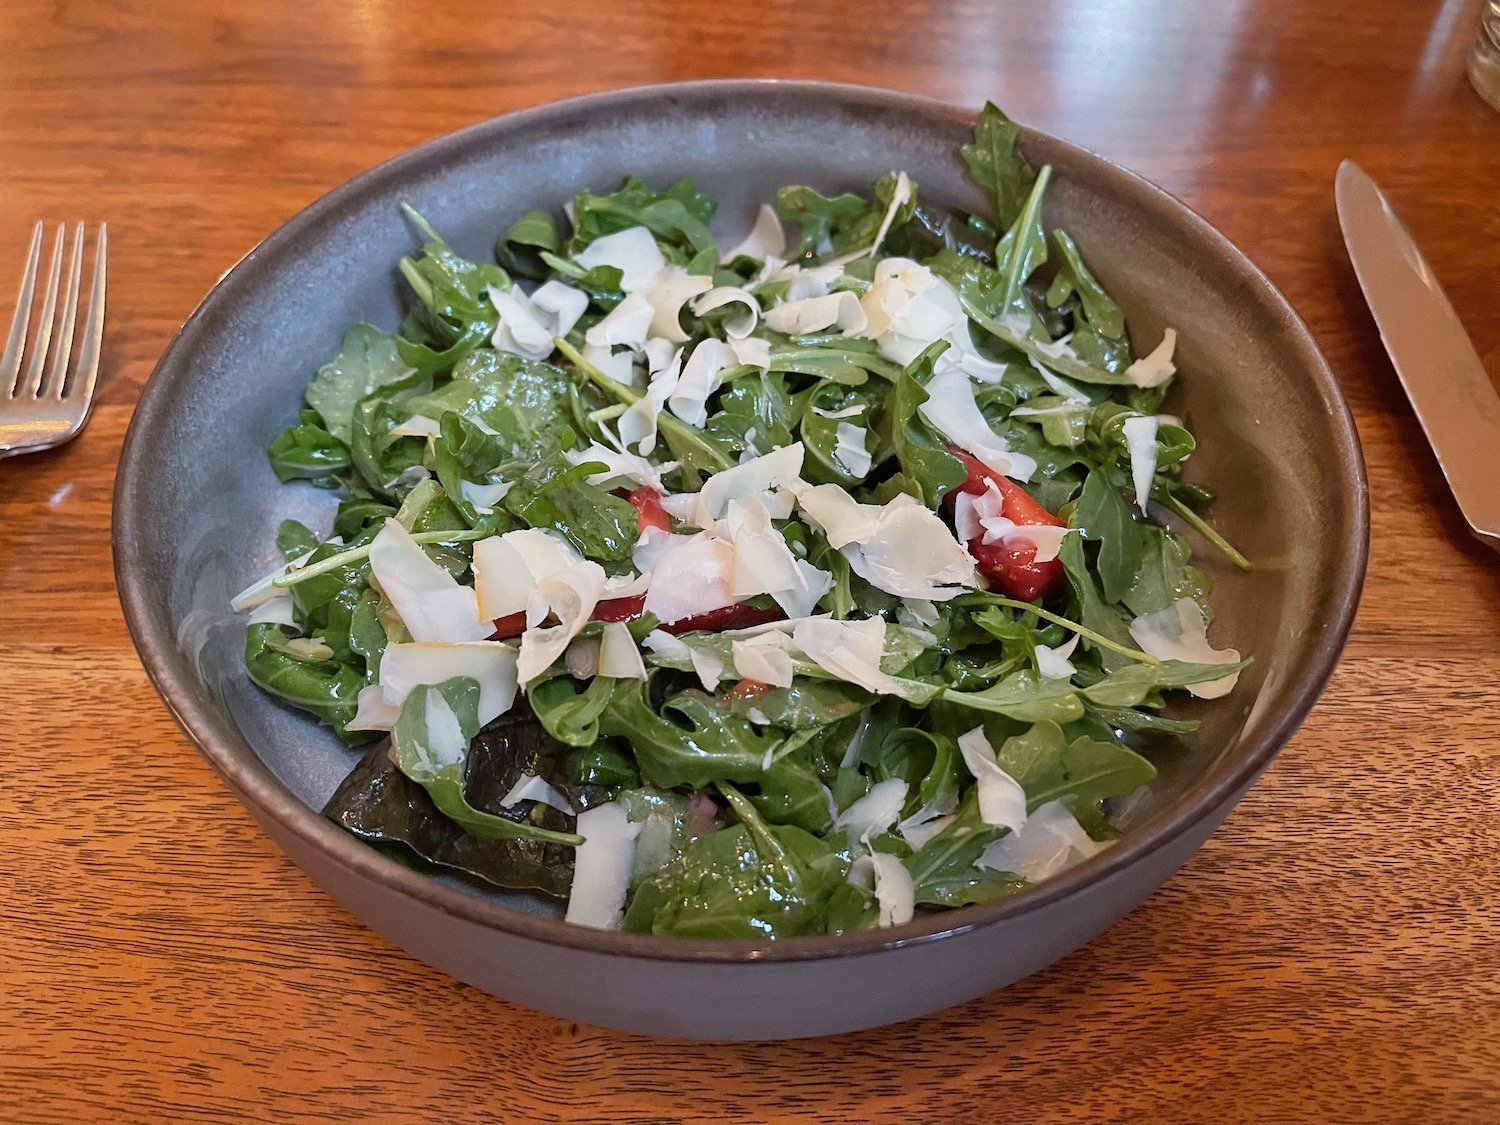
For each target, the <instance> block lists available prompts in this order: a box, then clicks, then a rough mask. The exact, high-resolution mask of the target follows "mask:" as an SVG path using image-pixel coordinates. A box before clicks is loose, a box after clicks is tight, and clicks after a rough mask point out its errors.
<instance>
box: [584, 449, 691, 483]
mask: <svg viewBox="0 0 1500 1125" xmlns="http://www.w3.org/2000/svg"><path fill="white" fill-rule="evenodd" d="M563 456H564V457H566V458H567V459H568V461H569V462H570V463H572V464H574V465H583V464H586V463H588V462H590V461H598V462H600V463H601V464H604V465H607V466H608V468H607V469H606V470H605V471H604V472H602V473H593V474H591V475H590V476H589V477H587V478H586V479H587V480H588V482H589V484H594V485H602V484H605V483H607V482H609V481H614V480H629V481H634V482H635V483H636V484H644V485H649V486H650V487H652V488H654V489H656V490H657V491H658V492H660V491H661V488H662V485H661V475H662V473H669V472H671V471H672V470H673V469H675V468H677V464H678V463H677V462H676V461H668V462H667V463H666V464H664V465H653V464H652V463H651V462H650V461H648V460H646V458H644V457H637V456H636V455H635V454H634V453H621V452H619V451H618V450H614V449H610V448H609V447H608V446H607V445H600V444H599V443H598V442H597V441H595V442H591V443H589V447H588V448H587V449H569V450H565V451H564V452H563Z"/></svg>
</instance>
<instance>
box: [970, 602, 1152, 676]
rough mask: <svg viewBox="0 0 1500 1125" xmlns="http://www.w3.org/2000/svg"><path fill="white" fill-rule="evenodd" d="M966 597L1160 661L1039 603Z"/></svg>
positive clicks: (1142, 659)
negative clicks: (1021, 612) (1029, 615)
mask: <svg viewBox="0 0 1500 1125" xmlns="http://www.w3.org/2000/svg"><path fill="white" fill-rule="evenodd" d="M966 597H978V598H983V599H984V600H985V601H987V602H991V603H993V604H995V605H1003V606H1007V607H1009V608H1010V609H1019V610H1024V611H1025V612H1027V613H1034V614H1036V615H1037V616H1038V617H1040V618H1041V619H1042V620H1043V621H1050V622H1052V624H1054V625H1061V626H1062V627H1063V628H1064V629H1071V630H1072V631H1073V632H1075V633H1077V634H1078V635H1079V636H1080V637H1083V638H1085V639H1086V640H1090V641H1093V642H1094V644H1096V645H1098V646H1099V647H1100V648H1107V649H1109V651H1110V652H1117V653H1119V654H1120V655H1121V656H1128V657H1130V659H1132V660H1138V661H1140V662H1141V663H1142V664H1160V663H1161V661H1160V660H1158V659H1157V658H1156V657H1154V656H1152V655H1151V654H1150V653H1146V652H1141V651H1140V650H1139V649H1134V648H1130V647H1128V646H1127V645H1122V644H1120V643H1118V642H1117V641H1112V640H1110V639H1109V638H1108V637H1106V636H1103V635H1102V634H1100V633H1096V632H1094V631H1093V630H1092V629H1090V628H1088V627H1087V626H1084V625H1080V624H1078V622H1076V621H1070V620H1069V619H1068V618H1066V617H1064V616H1062V614H1060V613H1053V612H1052V611H1051V610H1050V609H1043V608H1042V607H1041V606H1039V605H1032V604H1031V603H1030V602H1022V601H1017V600H1016V599H1015V598H1007V597H1004V596H1002V595H1000V594H973V595H966Z"/></svg>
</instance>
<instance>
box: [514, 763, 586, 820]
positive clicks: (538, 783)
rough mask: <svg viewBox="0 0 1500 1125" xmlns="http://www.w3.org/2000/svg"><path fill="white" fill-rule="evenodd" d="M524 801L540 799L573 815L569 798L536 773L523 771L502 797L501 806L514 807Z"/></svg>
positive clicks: (541, 801)
mask: <svg viewBox="0 0 1500 1125" xmlns="http://www.w3.org/2000/svg"><path fill="white" fill-rule="evenodd" d="M522 801H538V802H540V803H541V804H544V805H551V806H552V807H553V808H554V809H556V810H557V811H558V812H561V813H567V814H568V815H569V816H572V815H573V806H572V805H570V804H569V803H568V799H567V798H566V797H564V796H563V795H562V794H561V793H559V792H558V791H557V790H556V789H554V788H552V786H550V785H548V784H547V783H546V782H545V781H543V780H542V779H541V778H539V777H537V776H535V775H534V774H529V773H523V774H522V775H521V776H520V777H518V778H516V783H515V784H514V785H512V786H511V787H510V792H509V793H507V794H506V795H505V796H503V797H501V798H500V807H501V808H502V809H508V808H513V807H514V806H516V805H518V804H520V803H521V802H522Z"/></svg>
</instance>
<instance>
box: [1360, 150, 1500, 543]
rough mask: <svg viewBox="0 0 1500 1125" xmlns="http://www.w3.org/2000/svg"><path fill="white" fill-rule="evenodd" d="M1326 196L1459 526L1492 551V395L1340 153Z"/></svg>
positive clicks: (1495, 433) (1433, 281)
mask: <svg viewBox="0 0 1500 1125" xmlns="http://www.w3.org/2000/svg"><path fill="white" fill-rule="evenodd" d="M1334 198H1335V200H1336V202H1337V204H1338V213H1339V226H1340V227H1341V228H1342V229H1343V232H1344V245H1345V246H1346V247H1347V248H1348V250H1349V260H1350V261H1351V262H1353V263H1354V273H1355V276H1357V277H1358V278H1359V286H1360V288H1361V289H1362V290H1364V294H1365V303H1366V304H1368V305H1369V306H1370V312H1371V313H1373V314H1374V316H1375V324H1376V325H1377V326H1378V327H1379V329H1380V340H1381V343H1383V344H1384V345H1385V350H1386V352H1387V353H1388V354H1389V355H1390V357H1391V363H1392V364H1393V365H1394V366H1395V368H1396V374H1397V376H1398V377H1399V378H1400V379H1401V385H1402V387H1404V388H1405V389H1406V397H1407V398H1408V399H1410V400H1411V405H1412V409H1413V410H1415V411H1416V415H1417V420H1418V421H1419V422H1421V424H1422V432H1423V433H1424V434H1426V435H1427V442H1428V444H1429V445H1431V446H1432V451H1433V453H1435V454H1436V455H1437V460H1438V465H1439V466H1440V467H1441V468H1442V470H1443V476H1444V477H1445V478H1447V481H1448V487H1449V489H1451V490H1452V492H1453V498H1454V499H1455V500H1457V501H1458V507H1459V510H1460V511H1462V512H1463V516H1464V519H1465V520H1466V521H1467V522H1468V525H1469V530H1470V531H1472V532H1473V533H1474V535H1475V536H1476V537H1478V538H1479V539H1480V540H1481V541H1482V542H1484V543H1485V544H1487V545H1488V546H1490V547H1493V548H1495V549H1496V550H1500V395H1497V394H1496V393H1495V388H1494V385H1493V384H1492V383H1491V382H1490V379H1489V376H1488V375H1486V374H1485V370H1484V365H1483V364H1482V363H1481V362H1480V360H1479V355H1478V353H1477V352H1475V350H1474V345H1473V343H1472V342H1471V341H1470V340H1469V336H1468V333H1466V332H1465V331H1464V326H1463V322H1462V321H1460V320H1459V319H1458V314H1457V313H1456V312H1454V311H1453V306H1452V305H1451V304H1450V303H1449V301H1448V298H1447V297H1446V296H1445V295H1444V293H1443V290H1442V288H1441V287H1440V286H1439V285H1438V282H1437V278H1436V277H1434V276H1433V273H1432V269H1431V268H1430V267H1429V266H1428V264H1427V261H1426V259H1424V258H1423V257H1422V252H1421V251H1420V250H1418V249H1417V244H1416V242H1415V241H1414V240H1413V239H1412V236H1411V232H1410V231H1408V230H1407V229H1406V224H1405V223H1403V222H1402V221H1401V217H1400V216H1399V215H1397V214H1396V209H1395V208H1394V207H1392V206H1391V203H1390V200H1388V199H1386V197H1385V194H1384V193H1383V192H1382V191H1381V190H1380V188H1379V187H1378V186H1377V185H1376V183H1375V181H1374V180H1372V179H1370V177H1369V176H1368V175H1366V174H1365V171H1364V169H1362V168H1360V166H1359V165H1358V164H1355V163H1354V161H1352V160H1345V161H1344V162H1343V163H1342V164H1340V165H1339V170H1338V175H1337V177H1336V178H1335V181H1334Z"/></svg>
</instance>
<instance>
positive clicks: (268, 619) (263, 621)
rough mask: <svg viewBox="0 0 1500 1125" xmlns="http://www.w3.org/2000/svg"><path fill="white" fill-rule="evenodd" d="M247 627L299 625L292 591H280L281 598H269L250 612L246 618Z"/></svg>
mask: <svg viewBox="0 0 1500 1125" xmlns="http://www.w3.org/2000/svg"><path fill="white" fill-rule="evenodd" d="M245 623H246V624H247V625H291V626H295V625H296V624H297V605H296V603H295V602H294V601H292V593H291V591H290V590H282V591H280V596H278V597H274V598H267V599H266V600H265V601H263V602H261V603H260V605H258V606H256V607H255V608H254V609H252V610H251V611H250V616H249V617H247V618H245Z"/></svg>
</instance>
